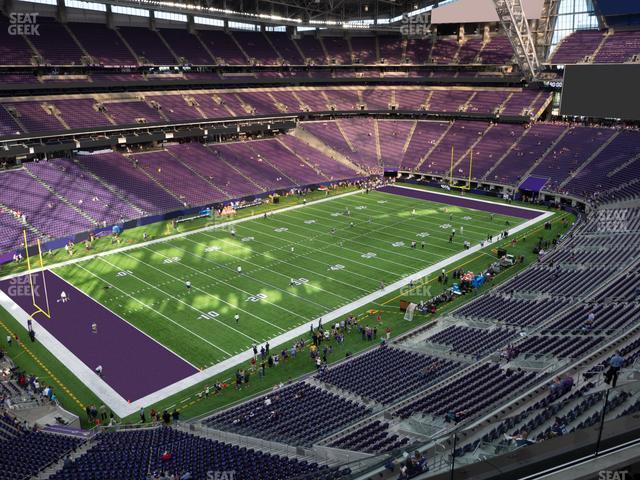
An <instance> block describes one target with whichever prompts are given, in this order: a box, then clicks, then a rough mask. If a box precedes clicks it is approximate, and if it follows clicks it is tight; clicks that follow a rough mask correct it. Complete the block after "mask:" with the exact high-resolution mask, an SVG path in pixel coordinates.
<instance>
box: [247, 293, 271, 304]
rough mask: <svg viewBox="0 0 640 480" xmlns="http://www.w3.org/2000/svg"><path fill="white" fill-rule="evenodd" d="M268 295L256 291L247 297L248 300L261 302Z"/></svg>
mask: <svg viewBox="0 0 640 480" xmlns="http://www.w3.org/2000/svg"><path fill="white" fill-rule="evenodd" d="M266 299H267V296H266V295H265V294H264V293H256V294H255V295H251V296H250V297H248V298H247V302H259V301H260V300H266Z"/></svg>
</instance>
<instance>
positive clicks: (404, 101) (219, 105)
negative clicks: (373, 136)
mask: <svg viewBox="0 0 640 480" xmlns="http://www.w3.org/2000/svg"><path fill="white" fill-rule="evenodd" d="M200 92H201V91H199V93H195V94H191V93H189V92H185V93H184V94H174V93H171V94H162V93H144V94H143V93H140V94H138V95H135V96H133V95H127V96H124V97H122V96H117V95H110V96H105V95H83V96H82V98H78V96H74V98H64V97H62V98H59V99H57V98H54V99H52V100H47V101H33V100H27V101H10V100H7V101H1V102H0V136H12V135H19V134H26V133H31V134H33V133H50V132H51V133H52V132H64V131H68V130H73V129H79V128H92V127H101V126H109V125H118V126H125V125H140V124H162V123H167V122H185V121H197V120H201V119H202V118H207V119H223V118H230V117H248V116H267V115H279V114H280V115H281V114H283V113H286V114H296V113H302V112H303V111H312V112H327V111H330V110H345V111H357V110H361V106H363V105H364V107H365V108H366V110H381V111H389V110H391V108H392V103H393V102H392V99H393V98H395V101H396V102H397V103H398V104H399V108H400V109H403V110H414V111H419V110H423V109H424V106H425V105H426V107H427V109H428V110H431V111H434V112H459V111H469V112H473V113H486V114H493V113H497V111H498V110H499V109H500V107H501V105H502V104H503V103H504V102H506V101H507V100H508V103H507V105H506V107H507V108H509V109H510V110H513V109H514V108H518V107H515V106H511V107H510V106H509V103H511V104H512V105H527V106H528V105H529V104H530V103H531V101H533V98H532V95H533V94H532V92H530V91H527V90H524V91H521V90H515V89H514V90H497V91H482V90H480V89H477V90H468V89H446V90H444V89H441V88H437V87H435V88H419V89H417V88H416V87H406V88H405V87H395V88H390V87H375V88H364V87H350V88H336V87H333V88H270V89H265V88H261V89H256V90H253V89H247V90H231V91H228V90H227V91H225V90H211V91H210V93H208V94H207V93H200ZM537 94H538V92H536V94H535V95H537ZM542 97H543V98H545V99H546V98H548V97H549V95H548V94H544V95H542ZM536 98H537V97H536ZM296 99H298V100H296ZM467 102H469V103H467ZM283 106H286V108H283ZM520 110H521V111H519V112H517V113H516V112H515V111H514V112H513V114H515V115H523V114H526V113H524V112H523V111H522V110H523V109H520Z"/></svg>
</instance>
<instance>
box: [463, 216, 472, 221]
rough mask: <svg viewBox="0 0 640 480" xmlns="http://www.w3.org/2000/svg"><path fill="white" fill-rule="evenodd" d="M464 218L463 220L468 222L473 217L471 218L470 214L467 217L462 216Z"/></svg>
mask: <svg viewBox="0 0 640 480" xmlns="http://www.w3.org/2000/svg"><path fill="white" fill-rule="evenodd" d="M462 219H463V220H466V221H467V222H468V221H469V220H472V218H471V217H470V216H469V215H467V216H465V217H462Z"/></svg>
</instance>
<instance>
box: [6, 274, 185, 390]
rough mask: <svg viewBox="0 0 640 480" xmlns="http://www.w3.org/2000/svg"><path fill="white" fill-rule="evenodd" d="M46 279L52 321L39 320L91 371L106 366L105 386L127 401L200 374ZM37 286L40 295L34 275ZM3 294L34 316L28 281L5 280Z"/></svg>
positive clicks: (49, 276)
mask: <svg viewBox="0 0 640 480" xmlns="http://www.w3.org/2000/svg"><path fill="white" fill-rule="evenodd" d="M45 276H46V283H47V292H48V294H49V295H48V296H49V305H50V308H51V319H48V318H46V317H44V316H43V315H37V316H36V320H37V321H38V323H39V324H40V325H41V326H42V327H43V328H45V329H46V330H47V331H48V332H49V333H50V334H51V335H53V336H54V337H55V338H56V339H57V340H58V341H59V342H60V343H62V344H63V345H64V346H65V347H67V348H68V349H69V350H70V351H71V352H72V353H73V354H74V355H75V356H76V357H78V358H79V359H80V360H81V361H82V362H83V363H84V364H85V365H87V366H88V367H89V368H90V369H91V370H94V369H95V368H96V366H98V365H102V367H103V379H104V381H105V382H106V383H107V384H109V386H111V388H113V389H114V390H115V391H116V392H118V393H119V394H120V395H121V396H122V397H123V398H124V399H125V400H130V401H135V400H138V399H140V398H142V397H145V396H146V395H148V394H150V393H153V392H155V391H157V390H159V389H161V388H163V387H166V386H167V385H171V384H172V383H175V382H177V381H178V380H181V379H183V378H185V377H188V376H190V375H192V374H194V373H196V372H197V369H196V368H194V367H193V366H191V365H190V364H189V363H187V362H186V361H184V360H182V359H181V358H180V357H178V356H177V355H176V354H174V353H173V352H171V351H170V350H167V349H166V348H165V347H163V346H162V345H160V344H159V343H158V342H156V341H155V340H153V339H151V338H150V337H148V336H147V335H145V334H144V333H142V332H141V331H140V330H138V329H136V328H135V327H133V326H132V325H130V324H129V323H127V322H125V321H124V320H122V319H121V318H120V317H118V316H117V315H115V314H113V313H111V312H110V311H109V310H108V309H106V308H105V307H103V306H102V305H100V304H99V303H97V302H96V301H94V300H93V299H92V298H90V297H88V296H87V295H85V294H84V293H83V292H81V291H80V290H78V289H76V288H75V287H73V286H72V285H70V284H69V283H67V282H66V281H64V280H63V279H62V278H60V277H58V276H57V275H54V274H53V273H51V272H49V271H48V270H47V271H46V272H45ZM33 280H34V283H35V288H36V291H37V292H38V293H41V290H40V289H38V287H39V285H38V283H41V281H42V276H41V275H33ZM16 285H18V286H22V288H16ZM0 289H1V290H3V291H4V292H5V293H6V294H7V295H8V296H9V297H11V299H12V300H13V301H14V302H15V303H17V304H18V305H19V306H20V307H22V309H23V310H25V311H26V312H27V313H28V314H31V313H33V310H34V308H33V306H32V301H31V295H30V293H29V292H30V290H29V289H28V280H27V279H26V277H19V278H17V279H16V278H14V279H10V280H4V281H2V282H0ZM62 291H64V292H65V293H66V294H67V296H68V298H69V300H68V301H67V302H65V303H62V302H59V301H57V299H59V298H60V293H61V292H62ZM42 301H44V298H42ZM38 303H39V302H38ZM94 322H95V323H96V324H97V326H98V333H95V334H94V333H92V332H91V324H92V323H94ZM36 328H37V327H36ZM34 330H35V329H34ZM37 339H38V332H37V330H36V341H37ZM27 342H28V339H27Z"/></svg>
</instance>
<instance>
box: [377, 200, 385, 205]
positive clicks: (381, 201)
mask: <svg viewBox="0 0 640 480" xmlns="http://www.w3.org/2000/svg"><path fill="white" fill-rule="evenodd" d="M378 203H380V204H382V203H387V201H386V200H378Z"/></svg>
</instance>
